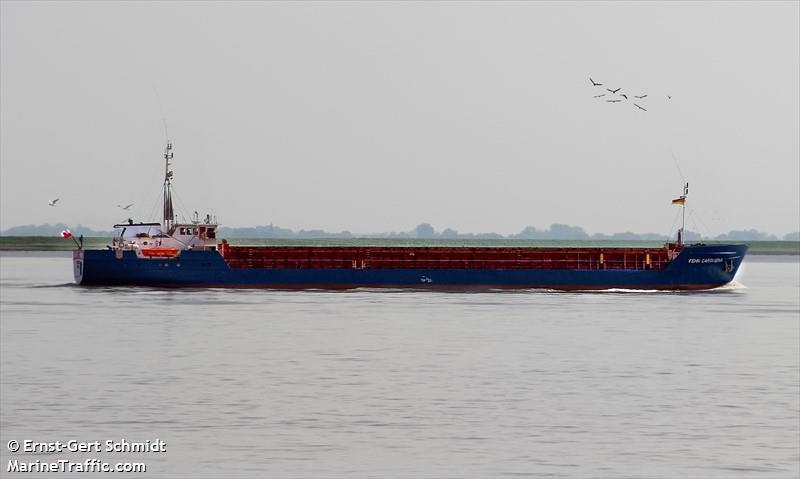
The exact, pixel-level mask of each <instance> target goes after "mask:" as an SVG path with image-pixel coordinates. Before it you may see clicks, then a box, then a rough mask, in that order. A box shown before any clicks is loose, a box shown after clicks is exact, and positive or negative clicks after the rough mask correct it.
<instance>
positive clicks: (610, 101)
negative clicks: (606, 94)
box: [606, 100, 622, 103]
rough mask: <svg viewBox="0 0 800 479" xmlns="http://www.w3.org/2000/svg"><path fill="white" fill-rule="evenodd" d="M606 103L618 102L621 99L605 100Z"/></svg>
mask: <svg viewBox="0 0 800 479" xmlns="http://www.w3.org/2000/svg"><path fill="white" fill-rule="evenodd" d="M606 101H607V102H608V103H619V102H621V101H622V100H606Z"/></svg>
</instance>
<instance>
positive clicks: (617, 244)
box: [0, 236, 800, 256]
mask: <svg viewBox="0 0 800 479" xmlns="http://www.w3.org/2000/svg"><path fill="white" fill-rule="evenodd" d="M228 242H229V243H230V244H232V245H254V246H431V247H436V246H466V247H469V246H472V247H477V246H489V247H503V246H507V247H543V248H548V247H549V248H558V247H602V248H628V247H656V248H657V247H660V246H662V245H663V244H664V243H663V242H661V241H637V240H631V241H615V240H526V239H442V238H437V239H426V238H316V239H297V238H285V239H283V238H229V239H228ZM110 243H111V238H107V237H91V238H84V247H85V248H87V249H99V248H105V247H106V246H107V245H109V244H110ZM706 243H709V244H714V243H726V242H723V241H706ZM731 243H745V244H748V245H750V250H749V251H748V254H749V255H769V256H775V255H784V256H786V255H789V256H800V241H731ZM73 249H75V243H74V242H73V241H72V240H69V239H63V238H59V237H52V236H0V251H69V250H73Z"/></svg>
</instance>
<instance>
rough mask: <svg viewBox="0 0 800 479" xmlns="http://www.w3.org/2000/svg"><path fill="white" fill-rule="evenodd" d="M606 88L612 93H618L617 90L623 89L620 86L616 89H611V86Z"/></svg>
mask: <svg viewBox="0 0 800 479" xmlns="http://www.w3.org/2000/svg"><path fill="white" fill-rule="evenodd" d="M606 90H608V91H610V92H611V93H616V92H618V91H620V90H622V87H619V88H617V89H616V90H612V89H610V88H606Z"/></svg>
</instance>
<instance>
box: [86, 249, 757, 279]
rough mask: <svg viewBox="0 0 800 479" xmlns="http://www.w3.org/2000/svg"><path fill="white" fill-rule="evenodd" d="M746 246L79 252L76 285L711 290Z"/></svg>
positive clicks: (736, 264) (740, 257)
mask: <svg viewBox="0 0 800 479" xmlns="http://www.w3.org/2000/svg"><path fill="white" fill-rule="evenodd" d="M746 252H747V246H746V245H693V246H686V247H684V249H683V250H682V251H681V253H680V255H679V256H678V257H677V258H675V259H674V260H673V261H672V262H671V263H670V264H669V266H667V267H666V268H665V269H662V270H576V269H569V270H567V269H564V270H542V269H369V268H367V269H344V268H341V269H266V268H251V269H249V268H230V267H228V264H227V263H226V262H225V260H224V259H223V258H222V256H221V255H220V253H219V252H217V251H192V250H189V251H183V252H181V254H180V256H179V257H177V258H171V259H139V258H137V256H136V254H135V253H134V252H133V251H125V252H123V254H122V257H121V258H118V257H117V256H116V255H115V252H114V251H112V250H110V249H108V250H77V251H75V252H74V253H75V254H74V259H73V265H74V273H75V281H76V282H77V283H78V284H81V285H133V286H155V287H224V288H275V289H315V288H319V289H347V288H415V289H460V290H466V289H494V288H521V289H524V288H547V289H559V290H598V289H612V288H624V289H648V290H662V289H666V290H696V289H711V288H716V287H719V286H722V285H725V284H727V283H729V282H731V281H732V280H733V278H734V276H735V275H736V271H737V270H738V269H739V266H740V265H741V263H742V260H743V259H744V256H745V254H746Z"/></svg>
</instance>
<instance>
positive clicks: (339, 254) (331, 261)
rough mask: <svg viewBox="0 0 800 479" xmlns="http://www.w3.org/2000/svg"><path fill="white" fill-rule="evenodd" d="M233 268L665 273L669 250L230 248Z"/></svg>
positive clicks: (225, 249)
mask: <svg viewBox="0 0 800 479" xmlns="http://www.w3.org/2000/svg"><path fill="white" fill-rule="evenodd" d="M219 252H220V253H221V254H222V256H223V258H224V259H225V261H226V262H227V263H228V265H229V266H230V267H231V268H268V269H330V268H342V269H562V270H564V269H566V270H603V269H606V270H607V269H624V270H648V269H654V270H659V269H664V268H666V267H667V265H669V263H670V261H671V258H673V257H674V256H675V255H676V253H677V251H675V250H668V249H667V248H636V249H632V248H509V247H497V248H491V247H481V248H468V247H350V246H337V247H330V246H327V247H315V246H230V245H229V244H228V243H227V242H225V241H223V243H222V244H220V245H219Z"/></svg>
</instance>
